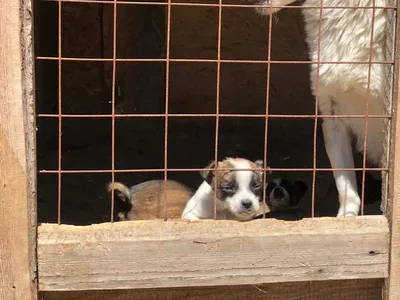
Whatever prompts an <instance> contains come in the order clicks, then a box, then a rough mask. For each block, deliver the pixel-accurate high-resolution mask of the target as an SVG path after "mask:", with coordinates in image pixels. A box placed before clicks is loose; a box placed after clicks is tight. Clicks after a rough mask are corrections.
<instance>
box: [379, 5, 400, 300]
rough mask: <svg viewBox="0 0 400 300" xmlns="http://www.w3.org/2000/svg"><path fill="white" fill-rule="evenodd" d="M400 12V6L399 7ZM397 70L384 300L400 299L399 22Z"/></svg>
mask: <svg viewBox="0 0 400 300" xmlns="http://www.w3.org/2000/svg"><path fill="white" fill-rule="evenodd" d="M397 6H398V9H399V8H400V4H399V3H397ZM396 22H397V24H396V41H395V49H396V53H395V68H394V75H395V76H394V77H395V78H394V85H393V86H394V93H393V112H394V113H393V118H392V124H391V125H392V127H391V133H390V137H391V140H390V152H389V153H390V159H389V166H390V172H389V179H388V183H389V184H388V198H387V201H382V208H383V211H384V212H385V215H386V216H387V218H388V221H389V227H390V233H391V237H390V244H391V247H390V259H389V274H390V277H389V278H387V279H386V280H385V284H384V289H383V299H384V300H398V299H400V106H399V101H400V93H399V91H400V89H399V88H400V34H399V30H400V21H399V19H397V20H396Z"/></svg>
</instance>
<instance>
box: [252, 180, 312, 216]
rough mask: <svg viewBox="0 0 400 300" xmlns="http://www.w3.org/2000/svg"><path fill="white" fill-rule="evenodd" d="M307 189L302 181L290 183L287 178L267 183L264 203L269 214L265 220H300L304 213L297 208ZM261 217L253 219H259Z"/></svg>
mask: <svg viewBox="0 0 400 300" xmlns="http://www.w3.org/2000/svg"><path fill="white" fill-rule="evenodd" d="M307 190H308V187H307V185H306V184H305V183H304V182H303V181H294V182H292V181H290V180H289V179H287V178H276V179H274V180H272V181H271V182H269V183H268V185H267V188H266V191H265V193H266V195H265V196H266V203H267V206H268V210H269V212H267V213H266V214H265V218H274V219H279V220H286V221H295V220H300V219H302V218H303V217H304V212H303V211H302V210H301V209H300V208H298V204H299V202H300V200H301V198H302V197H303V196H304V195H305V193H306V192H307ZM262 217H263V215H259V216H257V217H255V219H261V218H262Z"/></svg>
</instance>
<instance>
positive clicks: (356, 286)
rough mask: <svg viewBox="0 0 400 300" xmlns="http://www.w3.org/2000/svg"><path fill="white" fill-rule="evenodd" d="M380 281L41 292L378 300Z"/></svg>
mask: <svg viewBox="0 0 400 300" xmlns="http://www.w3.org/2000/svg"><path fill="white" fill-rule="evenodd" d="M382 283H383V280H382V279H363V280H330V281H315V282H312V284H310V283H309V282H286V283H272V284H263V285H259V286H257V287H256V286H253V285H240V286H223V287H191V288H164V289H138V290H113V291H110V290H107V291H76V292H44V293H42V294H41V296H42V299H43V300H81V299H85V300H132V299H135V300H156V299H157V300H226V299H229V300H243V299H248V300H321V299H329V300H381V299H382Z"/></svg>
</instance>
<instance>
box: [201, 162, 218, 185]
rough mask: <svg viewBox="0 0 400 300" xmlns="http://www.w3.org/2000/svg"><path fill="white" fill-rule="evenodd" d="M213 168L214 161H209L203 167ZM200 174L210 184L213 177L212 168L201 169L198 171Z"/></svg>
mask: <svg viewBox="0 0 400 300" xmlns="http://www.w3.org/2000/svg"><path fill="white" fill-rule="evenodd" d="M212 168H215V161H214V160H213V161H211V162H210V163H209V164H208V165H207V166H206V167H205V169H212ZM200 175H201V177H203V179H204V180H205V181H206V182H207V183H208V184H209V185H211V182H212V180H213V178H214V171H213V170H201V171H200Z"/></svg>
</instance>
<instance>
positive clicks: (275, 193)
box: [274, 186, 285, 198]
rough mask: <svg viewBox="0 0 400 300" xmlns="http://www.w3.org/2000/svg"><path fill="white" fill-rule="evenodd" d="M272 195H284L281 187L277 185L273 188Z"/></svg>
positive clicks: (280, 196) (279, 196)
mask: <svg viewBox="0 0 400 300" xmlns="http://www.w3.org/2000/svg"><path fill="white" fill-rule="evenodd" d="M274 196H275V197H278V198H282V197H283V196H285V195H284V193H283V189H282V188H281V187H279V186H278V187H276V188H275V189H274Z"/></svg>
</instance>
